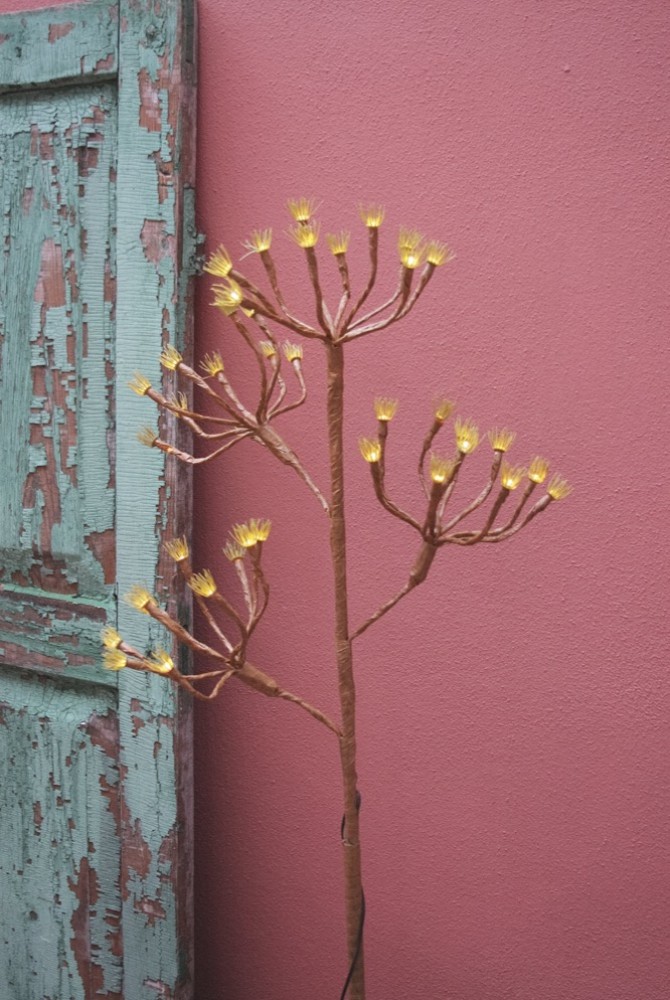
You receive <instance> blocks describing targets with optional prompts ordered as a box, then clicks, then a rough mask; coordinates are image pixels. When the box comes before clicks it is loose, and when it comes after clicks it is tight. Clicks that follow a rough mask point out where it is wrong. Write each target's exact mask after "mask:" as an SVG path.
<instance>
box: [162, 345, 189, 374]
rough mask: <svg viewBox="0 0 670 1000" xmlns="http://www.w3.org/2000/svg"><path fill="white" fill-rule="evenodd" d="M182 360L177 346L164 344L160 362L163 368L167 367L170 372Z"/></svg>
mask: <svg viewBox="0 0 670 1000" xmlns="http://www.w3.org/2000/svg"><path fill="white" fill-rule="evenodd" d="M183 360H184V359H183V357H182V356H181V354H180V353H179V351H178V350H177V348H176V347H173V346H172V344H166V345H165V347H164V348H163V350H162V351H161V358H160V361H161V364H162V366H163V368H167V369H168V370H169V371H171V372H173V371H174V370H175V368H176V367H177V365H179V364H181V362H182V361H183Z"/></svg>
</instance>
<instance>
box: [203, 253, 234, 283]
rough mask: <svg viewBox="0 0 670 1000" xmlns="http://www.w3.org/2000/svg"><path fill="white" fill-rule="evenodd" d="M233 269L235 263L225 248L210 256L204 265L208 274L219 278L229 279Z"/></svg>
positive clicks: (204, 269)
mask: <svg viewBox="0 0 670 1000" xmlns="http://www.w3.org/2000/svg"><path fill="white" fill-rule="evenodd" d="M232 269H233V262H232V260H231V259H230V254H229V253H228V251H227V250H226V248H225V247H223V246H219V247H217V249H216V250H215V251H214V253H212V254H210V255H209V259H208V260H207V262H206V264H204V265H203V271H207V273H208V274H213V275H215V276H216V277H217V278H227V277H228V275H229V274H230V272H231V271H232Z"/></svg>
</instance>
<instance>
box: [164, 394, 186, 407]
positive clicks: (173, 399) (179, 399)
mask: <svg viewBox="0 0 670 1000" xmlns="http://www.w3.org/2000/svg"><path fill="white" fill-rule="evenodd" d="M168 403H169V404H170V406H174V408H175V410H188V408H189V406H188V397H187V396H186V393H185V392H178V393H177V394H176V396H170V397H169V398H168Z"/></svg>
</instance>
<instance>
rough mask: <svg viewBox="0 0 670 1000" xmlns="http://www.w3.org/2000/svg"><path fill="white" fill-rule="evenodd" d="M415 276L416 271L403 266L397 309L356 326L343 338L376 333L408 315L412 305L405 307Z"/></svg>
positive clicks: (354, 338)
mask: <svg viewBox="0 0 670 1000" xmlns="http://www.w3.org/2000/svg"><path fill="white" fill-rule="evenodd" d="M413 277H414V271H413V270H412V269H411V268H409V267H403V268H402V271H401V276H400V292H399V298H400V301H399V303H398V305H397V306H396V308H395V310H394V311H393V312H392V313H391V315H390V316H387V317H386V318H385V319H381V320H379V321H378V322H376V323H370V324H369V325H368V326H355V327H353V328H352V329H351V330H350V331H349V332H348V333H347V335H346V337H344V338H343V339H344V340H356V339H357V338H358V337H364V336H366V335H367V334H368V333H376V332H377V331H378V330H385V329H386V328H387V327H388V326H391V324H392V323H395V322H397V320H399V319H401V318H402V317H403V316H406V315H407V313H408V312H409V310H410V308H411V306H408V307H407V308H405V306H406V304H407V301H408V299H409V295H410V291H411V289H412V279H413ZM395 298H398V296H395V297H394V301H395ZM412 301H413V303H414V301H416V299H413V300H412Z"/></svg>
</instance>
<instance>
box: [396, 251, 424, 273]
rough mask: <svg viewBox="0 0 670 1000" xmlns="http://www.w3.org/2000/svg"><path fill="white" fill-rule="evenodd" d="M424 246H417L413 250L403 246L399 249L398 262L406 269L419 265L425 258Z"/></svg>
mask: <svg viewBox="0 0 670 1000" xmlns="http://www.w3.org/2000/svg"><path fill="white" fill-rule="evenodd" d="M425 253H426V251H425V247H417V248H416V250H413V249H411V248H409V247H403V249H402V250H401V251H400V263H401V264H402V266H403V267H405V268H407V270H408V271H413V270H414V269H415V268H417V267H420V266H421V264H423V262H424V259H425Z"/></svg>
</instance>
